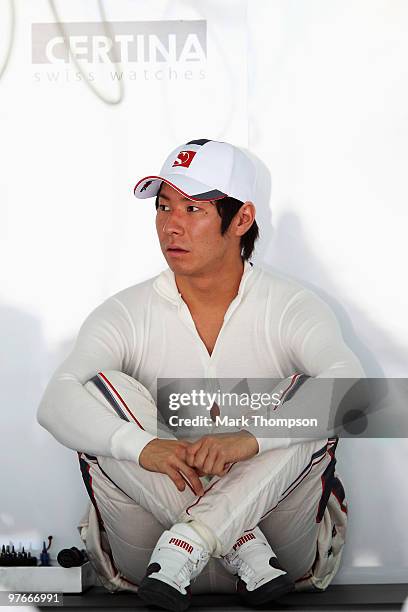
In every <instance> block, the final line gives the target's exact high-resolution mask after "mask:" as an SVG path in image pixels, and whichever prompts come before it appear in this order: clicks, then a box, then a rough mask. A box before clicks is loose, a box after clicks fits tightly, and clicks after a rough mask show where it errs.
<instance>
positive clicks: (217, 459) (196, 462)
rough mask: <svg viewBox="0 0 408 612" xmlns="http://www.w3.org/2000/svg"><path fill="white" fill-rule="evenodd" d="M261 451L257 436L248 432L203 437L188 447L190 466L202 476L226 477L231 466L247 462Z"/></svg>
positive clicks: (187, 454)
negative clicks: (246, 460) (239, 462)
mask: <svg viewBox="0 0 408 612" xmlns="http://www.w3.org/2000/svg"><path fill="white" fill-rule="evenodd" d="M258 451H259V446H258V442H257V441H256V438H255V436H253V435H252V434H251V433H249V432H248V431H240V432H237V433H232V434H215V435H208V436H203V437H202V438H200V439H199V440H196V442H194V443H193V444H189V445H188V446H187V447H186V461H187V463H188V465H189V466H190V467H192V468H195V469H196V470H199V472H200V473H201V474H215V475H216V476H224V474H226V472H227V471H228V468H229V464H231V463H235V462H236V461H245V459H250V458H251V457H253V456H254V455H256V454H257V453H258Z"/></svg>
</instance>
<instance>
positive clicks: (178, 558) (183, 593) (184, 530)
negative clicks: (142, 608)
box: [138, 523, 211, 612]
mask: <svg viewBox="0 0 408 612" xmlns="http://www.w3.org/2000/svg"><path fill="white" fill-rule="evenodd" d="M190 534H191V535H190ZM210 556H211V555H210V553H209V552H208V550H207V549H206V548H205V543H204V541H203V540H201V538H200V536H199V535H198V534H196V533H195V531H194V530H193V529H192V528H191V527H189V526H188V525H187V524H185V523H177V524H176V525H174V526H173V527H172V528H171V529H170V530H169V531H165V532H164V533H163V534H162V535H161V537H160V538H159V540H158V542H157V544H156V546H155V549H154V551H153V554H152V556H151V558H150V561H149V565H148V567H147V570H146V575H145V577H144V578H143V580H142V582H141V584H140V586H139V589H138V595H139V596H140V598H141V599H142V600H143V601H144V602H145V603H147V604H152V605H155V606H159V607H162V608H164V609H165V610H172V611H175V612H182V611H183V610H186V609H187V608H188V606H189V605H190V603H191V590H190V582H191V581H193V580H194V579H195V578H196V577H197V576H198V575H199V573H200V572H201V570H202V569H204V567H205V566H206V564H207V563H208V561H209V559H210Z"/></svg>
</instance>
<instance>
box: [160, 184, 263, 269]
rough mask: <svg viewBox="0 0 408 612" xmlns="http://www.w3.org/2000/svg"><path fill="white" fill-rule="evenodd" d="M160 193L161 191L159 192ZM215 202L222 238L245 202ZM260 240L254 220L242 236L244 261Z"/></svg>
mask: <svg viewBox="0 0 408 612" xmlns="http://www.w3.org/2000/svg"><path fill="white" fill-rule="evenodd" d="M159 193H160V190H159ZM212 201H213V202H215V205H216V207H217V211H218V214H219V216H220V217H221V236H223V235H224V234H225V232H226V231H227V229H228V228H229V226H230V225H231V221H232V220H233V218H234V217H235V215H236V214H237V212H238V211H239V209H240V208H241V206H243V204H244V202H241V200H236V199H235V198H230V197H229V196H227V197H225V198H221V199H220V200H212ZM155 206H156V210H157V208H158V206H159V194H157V196H156V201H155ZM258 238H259V227H258V224H257V222H256V221H255V220H254V222H253V224H252V225H251V227H250V228H249V230H248V231H247V232H245V234H244V235H243V236H241V241H240V247H241V256H242V257H243V259H245V260H248V259H249V258H250V257H251V255H252V253H253V251H254V248H255V241H256V240H257V239H258Z"/></svg>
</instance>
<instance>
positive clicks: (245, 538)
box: [232, 533, 255, 550]
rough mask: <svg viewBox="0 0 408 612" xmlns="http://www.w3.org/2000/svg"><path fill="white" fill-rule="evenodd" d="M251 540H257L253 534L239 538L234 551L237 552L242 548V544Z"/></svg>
mask: <svg viewBox="0 0 408 612" xmlns="http://www.w3.org/2000/svg"><path fill="white" fill-rule="evenodd" d="M249 540H255V536H254V534H253V533H246V534H245V535H243V536H241V537H240V538H238V540H237V541H236V542H235V544H234V546H233V547H232V549H233V550H237V548H239V547H240V546H242V544H245V542H248V541H249Z"/></svg>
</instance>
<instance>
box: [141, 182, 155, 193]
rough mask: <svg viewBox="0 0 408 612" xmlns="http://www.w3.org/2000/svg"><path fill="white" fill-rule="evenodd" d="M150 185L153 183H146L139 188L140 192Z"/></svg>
mask: <svg viewBox="0 0 408 612" xmlns="http://www.w3.org/2000/svg"><path fill="white" fill-rule="evenodd" d="M152 183H153V181H146V182H145V184H144V185H143V187H142V188H141V190H140V192H142V191H144V190H145V189H147V188H148V187H149V185H151V184H152Z"/></svg>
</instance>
